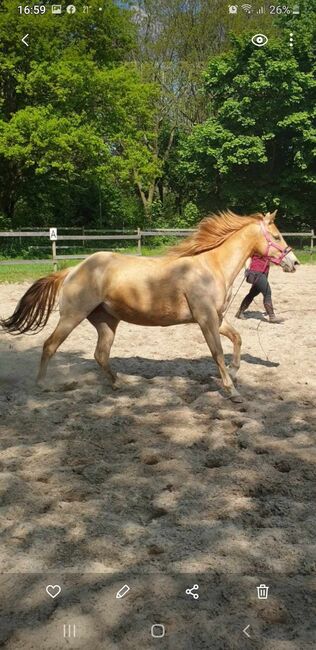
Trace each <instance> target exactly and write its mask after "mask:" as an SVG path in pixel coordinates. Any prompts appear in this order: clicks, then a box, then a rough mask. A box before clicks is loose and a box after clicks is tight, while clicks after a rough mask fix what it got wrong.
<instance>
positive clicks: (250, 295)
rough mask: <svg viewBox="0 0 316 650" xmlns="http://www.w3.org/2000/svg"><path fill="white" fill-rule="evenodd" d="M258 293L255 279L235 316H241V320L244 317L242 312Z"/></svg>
mask: <svg viewBox="0 0 316 650" xmlns="http://www.w3.org/2000/svg"><path fill="white" fill-rule="evenodd" d="M259 293H260V289H259V287H258V286H257V282H256V281H255V282H254V283H253V285H252V287H251V289H250V291H249V293H248V294H247V295H246V296H245V297H244V299H243V301H242V303H241V305H240V307H239V309H238V311H237V314H236V318H241V319H242V320H244V319H245V315H244V312H245V311H246V309H248V307H249V305H251V303H252V301H253V299H254V298H255V297H256V296H257V295H258V294H259Z"/></svg>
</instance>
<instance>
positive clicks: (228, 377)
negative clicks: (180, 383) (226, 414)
mask: <svg viewBox="0 0 316 650" xmlns="http://www.w3.org/2000/svg"><path fill="white" fill-rule="evenodd" d="M275 214H276V213H273V214H270V213H268V214H266V215H265V216H263V215H262V214H254V215H251V216H248V217H241V216H238V215H236V214H233V213H232V212H229V211H228V212H224V213H220V214H219V215H212V216H211V217H208V218H206V219H203V221H201V223H200V224H199V226H198V228H197V230H196V231H195V232H194V234H193V235H192V236H190V237H188V238H187V239H185V240H184V241H183V242H182V243H181V244H179V245H178V246H175V247H174V248H172V249H171V250H170V251H169V253H168V254H167V255H164V256H162V257H158V258H146V257H145V258H139V257H132V256H131V257H129V256H125V255H120V254H117V253H110V252H99V253H94V254H93V255H90V256H89V257H87V259H85V260H84V261H83V262H82V263H81V264H79V265H78V266H76V267H75V268H72V269H65V270H63V271H59V272H57V273H52V274H51V275H48V276H47V277H44V278H41V279H39V280H37V281H36V282H34V284H32V286H31V287H30V288H29V289H28V290H27V291H26V293H25V294H24V296H23V297H22V298H21V300H20V302H19V304H18V305H17V307H16V309H15V311H14V313H13V314H12V316H11V317H10V318H8V319H7V320H3V321H2V322H1V323H2V326H3V327H4V328H5V329H6V330H7V331H8V332H10V333H16V334H18V333H23V332H30V331H31V332H32V331H36V330H38V329H41V328H42V327H44V326H45V325H46V323H47V320H48V317H49V315H50V313H51V311H52V309H53V306H54V303H55V300H56V297H57V294H58V292H59V291H60V299H59V309H60V319H59V322H58V325H57V327H56V328H55V330H54V332H53V333H52V334H51V335H50V336H49V338H48V339H47V340H46V341H45V343H44V347H43V353H42V358H41V363H40V369H39V374H38V380H39V381H41V380H43V379H44V377H45V374H46V369H47V364H48V362H49V360H50V358H51V357H52V356H53V355H54V354H55V352H56V350H57V349H58V347H59V346H60V345H61V343H62V342H63V341H64V340H65V339H66V338H67V336H68V335H69V334H70V332H72V330H73V329H74V328H75V327H77V325H79V323H81V322H82V321H83V320H84V319H85V318H88V320H89V321H90V323H92V325H94V327H95V328H96V330H97V333H98V342H97V346H96V350H95V355H94V356H95V359H96V361H97V362H98V364H99V365H100V366H101V368H103V370H104V371H105V373H106V374H107V376H108V377H110V379H111V381H112V383H113V384H114V382H115V375H114V374H113V372H112V371H111V369H110V367H109V364H108V361H109V355H110V350H111V346H112V343H113V340H114V336H115V331H116V328H117V325H118V323H119V321H120V320H124V321H127V322H129V323H135V324H137V325H163V326H167V325H178V324H180V323H198V324H199V326H200V328H201V330H202V332H203V334H204V337H205V340H206V342H207V344H208V346H209V349H210V351H211V353H212V355H213V358H214V360H215V362H216V364H217V366H218V368H219V371H220V374H221V377H222V381H223V385H224V387H225V389H226V391H227V392H228V394H229V396H230V397H231V398H232V399H233V400H234V401H241V398H240V395H239V393H238V391H237V390H236V388H235V386H234V384H233V381H232V380H233V379H234V378H235V377H236V373H237V370H238V368H239V366H240V348H241V338H240V335H239V334H238V332H237V331H236V330H235V329H234V328H233V327H232V326H231V325H230V324H229V323H228V322H227V321H226V320H225V318H224V317H223V314H224V312H225V309H226V308H227V305H228V304H229V300H230V296H231V291H232V285H233V282H234V280H235V278H236V276H237V274H238V273H239V271H240V270H241V268H242V267H243V265H244V264H245V262H246V260H247V258H248V257H250V256H251V255H253V254H254V253H257V254H259V255H265V256H268V257H269V259H270V260H271V261H272V262H275V263H277V264H280V265H281V266H282V267H283V269H284V270H285V271H295V265H296V264H298V263H299V262H298V260H297V258H296V257H295V255H294V254H293V252H291V249H290V248H288V247H287V244H286V242H285V241H284V239H283V237H282V236H281V234H280V232H279V231H278V229H277V228H276V226H275V224H274V219H275ZM220 334H223V335H224V336H227V337H228V338H229V339H230V340H231V341H232V343H233V347H234V353H233V361H232V364H231V368H230V373H229V372H228V369H227V367H226V365H225V360H224V355H223V349H222V345H221V340H220Z"/></svg>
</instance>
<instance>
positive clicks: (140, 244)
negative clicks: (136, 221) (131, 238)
mask: <svg viewBox="0 0 316 650" xmlns="http://www.w3.org/2000/svg"><path fill="white" fill-rule="evenodd" d="M140 233H141V230H140V228H137V235H138V241H137V252H138V255H141V254H142V236H141V234H140Z"/></svg>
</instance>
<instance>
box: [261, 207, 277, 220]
mask: <svg viewBox="0 0 316 650" xmlns="http://www.w3.org/2000/svg"><path fill="white" fill-rule="evenodd" d="M276 215H277V210H274V212H272V214H271V212H267V214H265V216H264V220H265V222H266V223H273V222H274V221H275V217H276Z"/></svg>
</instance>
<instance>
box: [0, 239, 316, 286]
mask: <svg viewBox="0 0 316 650" xmlns="http://www.w3.org/2000/svg"><path fill="white" fill-rule="evenodd" d="M167 248H168V246H166V245H165V244H162V245H161V246H155V248H149V247H148V246H142V254H143V255H144V256H154V255H163V254H164V253H165V252H166V250H167ZM120 252H122V253H128V254H130V255H133V254H135V253H137V248H136V246H135V247H134V246H133V247H132V246H131V247H130V248H128V249H126V250H125V251H120ZM295 253H296V255H297V257H298V259H299V261H300V262H301V264H316V254H315V253H316V251H315V253H314V254H313V255H311V254H310V253H309V252H308V251H297V250H296V251H295ZM80 261H81V260H69V261H63V262H60V263H59V264H58V269H63V268H65V267H69V266H75V265H76V264H78V263H79V262H80ZM52 270H53V265H52V264H47V263H46V264H44V263H43V264H32V262H30V263H29V264H14V260H12V264H10V265H8V266H1V265H0V283H2V282H26V281H29V280H36V279H37V278H40V277H42V276H44V275H48V274H49V273H51V272H52Z"/></svg>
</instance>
